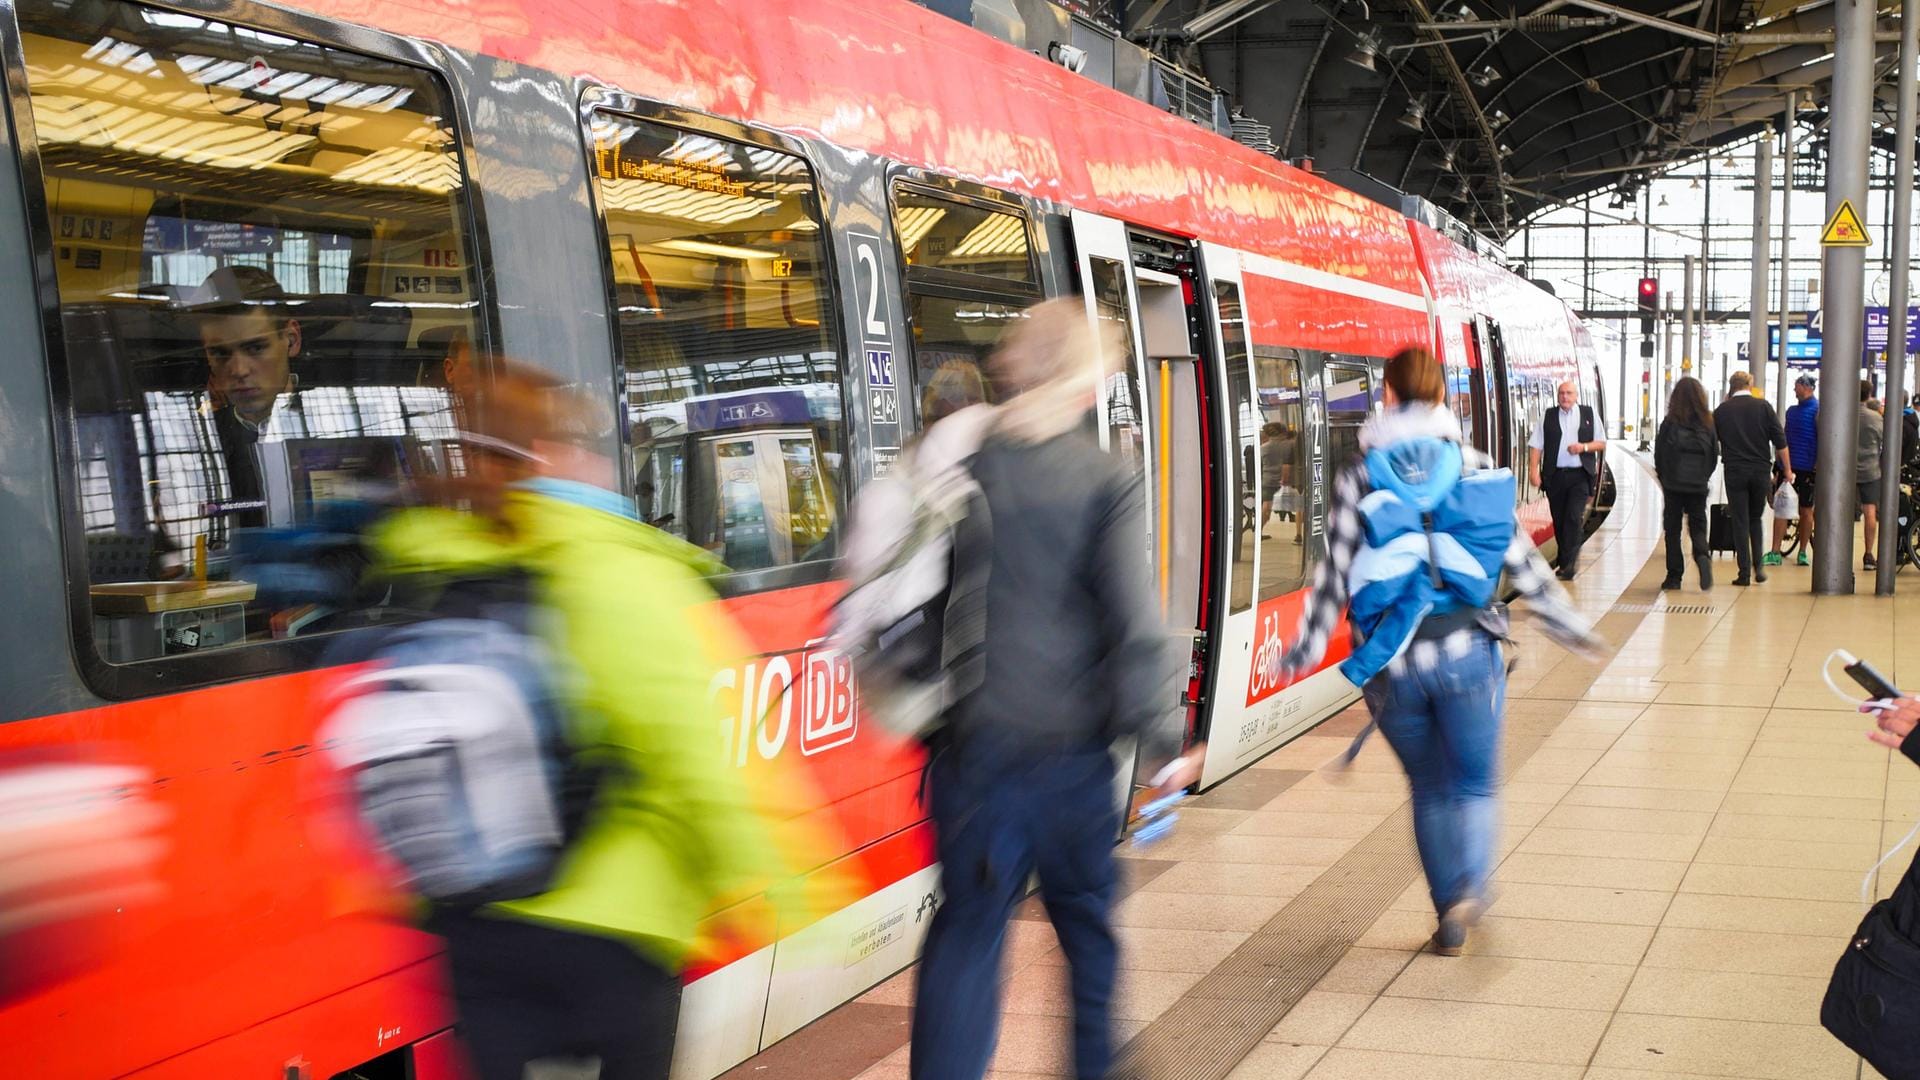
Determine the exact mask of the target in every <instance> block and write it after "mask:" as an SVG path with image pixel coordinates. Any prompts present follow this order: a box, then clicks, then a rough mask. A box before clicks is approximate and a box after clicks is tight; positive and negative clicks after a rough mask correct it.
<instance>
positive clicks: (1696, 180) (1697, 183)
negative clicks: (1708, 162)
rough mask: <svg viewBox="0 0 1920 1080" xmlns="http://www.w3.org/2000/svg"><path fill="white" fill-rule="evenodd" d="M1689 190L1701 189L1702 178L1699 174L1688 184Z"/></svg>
mask: <svg viewBox="0 0 1920 1080" xmlns="http://www.w3.org/2000/svg"><path fill="white" fill-rule="evenodd" d="M1687 190H1689V191H1699V190H1700V178H1699V177H1697V176H1696V177H1694V178H1693V182H1692V183H1690V184H1688V185H1687Z"/></svg>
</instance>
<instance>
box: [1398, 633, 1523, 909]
mask: <svg viewBox="0 0 1920 1080" xmlns="http://www.w3.org/2000/svg"><path fill="white" fill-rule="evenodd" d="M1366 695H1367V709H1368V710H1369V711H1370V712H1371V713H1372V714H1373V719H1374V721H1375V722H1376V723H1378V724H1379V725H1380V733H1381V734H1382V735H1385V736H1386V738H1387V743H1388V745H1390V746H1392V747H1393V752H1394V753H1395V754H1396V755H1398V756H1399V758H1400V764H1401V765H1402V766H1403V767H1404V768H1405V769H1406V770H1407V779H1408V780H1409V781H1411V782H1412V784H1413V835H1414V840H1415V842H1416V843H1417V844H1418V845H1419V848H1420V865H1421V866H1422V867H1423V868H1424V869H1425V870H1426V873H1427V888H1428V891H1429V892H1430V893H1431V894H1432V896H1433V907H1434V910H1435V911H1437V912H1439V913H1441V914H1445V913H1446V910H1447V908H1449V907H1451V906H1453V904H1454V903H1456V902H1457V901H1460V900H1466V899H1477V898H1479V897H1480V896H1482V895H1484V894H1485V892H1486V888H1487V878H1488V876H1489V875H1490V874H1491V873H1492V870H1493V846H1494V842H1495V838H1496V837H1498V836H1499V832H1500V800H1499V796H1498V795H1497V794H1496V790H1497V789H1496V784H1497V783H1498V780H1499V772H1500V718H1501V713H1502V712H1503V711H1504V710H1505V707H1506V699H1507V672H1506V667H1505V665H1504V663H1503V662H1502V661H1501V658H1500V646H1499V643H1498V642H1496V641H1495V640H1494V639H1493V638H1491V637H1487V636H1486V635H1484V634H1476V635H1474V638H1473V644H1472V646H1471V647H1470V649H1469V650H1468V651H1467V653H1466V654H1465V655H1461V656H1454V655H1446V656H1445V658H1444V660H1443V662H1442V663H1441V664H1440V665H1439V666H1438V667H1436V668H1434V669H1433V670H1431V671H1416V670H1413V669H1412V665H1411V664H1409V665H1408V670H1407V671H1406V672H1405V673H1404V674H1399V675H1395V674H1392V673H1390V672H1383V673H1381V674H1380V675H1377V676H1375V677H1374V678H1373V679H1372V681H1370V682H1368V683H1367V687H1366Z"/></svg>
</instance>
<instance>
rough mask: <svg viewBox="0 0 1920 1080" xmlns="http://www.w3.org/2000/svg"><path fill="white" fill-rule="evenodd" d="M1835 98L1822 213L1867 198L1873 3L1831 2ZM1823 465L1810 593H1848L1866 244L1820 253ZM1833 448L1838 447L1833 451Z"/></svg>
mask: <svg viewBox="0 0 1920 1080" xmlns="http://www.w3.org/2000/svg"><path fill="white" fill-rule="evenodd" d="M1833 8H1834V18H1833V33H1834V40H1833V95H1832V103H1831V105H1830V109H1831V112H1830V114H1829V115H1830V117H1831V121H1830V123H1829V126H1828V130H1829V132H1830V141H1829V143H1828V148H1827V199H1826V217H1827V218H1832V217H1833V215H1834V213H1835V212H1836V211H1838V210H1839V209H1840V204H1841V202H1843V201H1851V202H1852V203H1853V206H1854V209H1856V210H1858V209H1859V208H1860V207H1862V206H1865V205H1866V202H1867V138H1868V134H1869V125H1870V124H1871V123H1872V120H1873V113H1872V104H1873V14H1874V8H1873V4H1872V3H1869V2H1867V0H1834V5H1833ZM1820 263H1821V293H1822V296H1821V312H1822V315H1821V319H1822V326H1821V329H1822V330H1823V331H1824V333H1823V334H1822V338H1823V342H1822V352H1821V356H1820V404H1821V405H1822V406H1824V407H1823V408H1822V409H1821V410H1820V449H1821V451H1822V453H1821V454H1820V468H1819V472H1818V476H1817V479H1816V480H1815V482H1814V503H1815V509H1814V513H1815V515H1816V517H1815V523H1816V524H1815V528H1814V530H1813V591H1814V593H1815V594H1817V595H1821V596H1835V595H1840V594H1844V593H1851V592H1853V587H1854V585H1853V513H1854V510H1855V508H1856V506H1857V505H1858V495H1857V494H1856V492H1855V489H1854V479H1853V476H1854V473H1853V455H1852V454H1851V453H1849V451H1851V450H1852V449H1853V448H1854V445H1855V439H1856V433H1857V429H1858V426H1859V420H1860V404H1859V403H1860V357H1861V355H1862V353H1863V349H1862V341H1861V335H1862V332H1863V330H1864V327H1863V326H1862V324H1863V323H1864V322H1865V319H1866V267H1867V253H1866V249H1864V248H1857V247H1828V248H1826V249H1825V250H1824V251H1822V253H1821V259H1820ZM1836 451H1837V452H1836Z"/></svg>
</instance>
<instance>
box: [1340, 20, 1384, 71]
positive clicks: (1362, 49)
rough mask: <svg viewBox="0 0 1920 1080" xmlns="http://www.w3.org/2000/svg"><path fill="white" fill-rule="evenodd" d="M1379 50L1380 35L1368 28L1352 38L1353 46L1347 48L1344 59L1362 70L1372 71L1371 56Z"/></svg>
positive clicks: (1375, 54) (1377, 53)
mask: <svg viewBox="0 0 1920 1080" xmlns="http://www.w3.org/2000/svg"><path fill="white" fill-rule="evenodd" d="M1379 52H1380V35H1379V33H1378V32H1377V31H1373V30H1368V31H1366V32H1365V33H1363V34H1361V35H1360V36H1359V37H1358V38H1356V39H1355V40H1354V43H1353V48H1352V49H1350V50H1348V52H1347V55H1346V56H1345V57H1344V59H1345V60H1346V62H1347V63H1349V64H1352V65H1353V66H1354V67H1357V68H1359V69H1360V70H1362V71H1372V70H1374V68H1373V58H1374V57H1375V56H1377V55H1379Z"/></svg>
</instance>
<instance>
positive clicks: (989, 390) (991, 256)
mask: <svg viewBox="0 0 1920 1080" xmlns="http://www.w3.org/2000/svg"><path fill="white" fill-rule="evenodd" d="M893 229H894V234H895V236H896V237H897V238H898V239H899V242H900V256H901V262H902V263H903V264H904V265H905V268H906V275H905V276H906V286H907V319H908V322H909V323H910V324H911V325H912V327H913V370H914V380H915V386H916V387H917V389H918V393H919V405H920V425H921V427H923V428H924V427H926V426H927V425H929V424H932V423H934V422H935V421H937V420H939V419H940V418H941V417H943V416H947V415H949V414H951V413H954V412H958V411H959V410H960V409H963V408H965V407H966V406H968V405H975V404H979V403H980V402H983V401H984V402H991V401H997V400H999V395H998V394H997V393H996V391H995V388H994V386H993V380H992V377H991V375H990V374H989V373H988V372H987V368H986V359H987V356H988V354H990V353H991V352H993V349H994V347H995V346H996V345H998V344H999V342H1000V336H1001V334H1003V333H1005V332H1006V329H1007V326H1008V324H1009V323H1011V322H1012V321H1013V320H1016V319H1019V318H1022V317H1023V314H1022V313H1023V312H1024V311H1025V310H1026V308H1027V307H1028V305H1030V304H1032V303H1033V302H1034V301H1036V300H1038V299H1040V290H1039V285H1038V278H1037V277H1036V275H1035V273H1034V269H1033V258H1032V251H1031V246H1030V244H1029V242H1028V239H1027V219H1026V217H1025V215H1023V214H1019V213H1016V212H1014V211H1013V210H1010V209H1006V208H1002V207H995V206H991V205H985V204H983V202H981V201H968V200H963V199H959V198H952V197H948V196H945V195H940V194H936V193H934V192H931V191H926V190H923V189H920V188H916V187H908V186H906V185H904V184H903V185H898V186H896V187H895V188H894V192H893Z"/></svg>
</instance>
